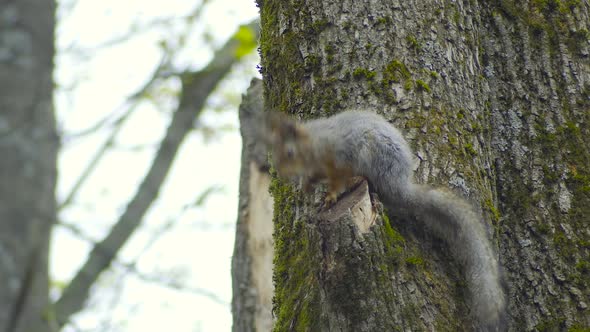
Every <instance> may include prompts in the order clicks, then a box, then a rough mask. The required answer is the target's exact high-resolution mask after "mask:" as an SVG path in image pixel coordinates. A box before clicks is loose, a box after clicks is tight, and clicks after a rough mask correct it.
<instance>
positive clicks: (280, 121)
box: [267, 112, 299, 139]
mask: <svg viewBox="0 0 590 332" xmlns="http://www.w3.org/2000/svg"><path fill="white" fill-rule="evenodd" d="M267 120H268V122H267V125H268V127H269V128H270V131H271V133H273V135H277V136H278V137H280V138H281V139H296V138H297V137H298V136H299V128H298V127H299V124H298V123H297V121H295V120H293V119H291V118H290V117H288V116H287V115H285V114H283V113H280V112H270V113H269V114H268V118H267Z"/></svg>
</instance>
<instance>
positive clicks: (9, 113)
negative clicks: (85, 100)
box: [0, 1, 59, 332]
mask: <svg viewBox="0 0 590 332" xmlns="http://www.w3.org/2000/svg"><path fill="white" fill-rule="evenodd" d="M54 12H55V2H54V1H4V2H3V3H1V4H0V31H1V32H0V156H1V157H0V284H1V285H2V287H1V288H0V303H1V304H2V310H0V330H2V331H7V332H15V331H26V332H28V331H39V332H43V331H50V330H51V329H50V322H51V317H50V316H51V315H50V313H51V310H50V307H49V302H48V287H49V285H48V284H49V283H48V270H47V261H48V252H49V237H50V231H51V226H52V224H53V221H54V220H55V214H56V204H55V194H54V192H55V182H56V177H57V172H56V158H57V150H58V145H59V143H58V142H59V139H58V137H57V134H56V129H55V118H54V112H53V98H52V96H53V80H52V74H53V56H54V46H53V42H54V36H53V32H54V27H55V21H54Z"/></svg>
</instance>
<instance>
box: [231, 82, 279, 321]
mask: <svg viewBox="0 0 590 332" xmlns="http://www.w3.org/2000/svg"><path fill="white" fill-rule="evenodd" d="M262 111H263V103H262V82H261V81H260V80H258V79H254V80H252V83H251V85H250V88H249V89H248V93H247V94H246V95H244V96H243V99H242V103H241V105H240V132H241V133H242V142H243V143H242V144H243V148H242V169H241V171H240V200H239V202H240V203H239V211H238V222H237V225H236V242H235V246H234V254H233V257H232V284H233V299H232V313H233V327H232V330H233V331H235V332H250V331H269V330H270V329H271V328H272V324H273V321H272V315H271V309H272V295H273V287H272V286H273V285H272V260H273V242H272V231H273V227H272V217H273V208H272V206H273V200H272V197H270V193H269V192H268V188H269V184H270V175H269V174H268V168H269V165H268V162H267V161H266V160H267V154H266V151H265V150H264V149H262V146H261V145H260V144H256V143H257V142H256V141H255V139H256V136H255V133H256V126H257V124H258V122H257V121H258V120H259V119H260V114H261V113H262Z"/></svg>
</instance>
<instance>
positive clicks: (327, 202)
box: [324, 192, 338, 207]
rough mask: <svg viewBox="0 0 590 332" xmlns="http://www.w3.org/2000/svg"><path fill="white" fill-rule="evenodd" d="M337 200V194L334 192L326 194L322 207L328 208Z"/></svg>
mask: <svg viewBox="0 0 590 332" xmlns="http://www.w3.org/2000/svg"><path fill="white" fill-rule="evenodd" d="M337 200H338V194H337V193H335V192H329V193H327V194H326V199H325V200H324V206H326V207H330V206H332V205H334V204H336V201H337Z"/></svg>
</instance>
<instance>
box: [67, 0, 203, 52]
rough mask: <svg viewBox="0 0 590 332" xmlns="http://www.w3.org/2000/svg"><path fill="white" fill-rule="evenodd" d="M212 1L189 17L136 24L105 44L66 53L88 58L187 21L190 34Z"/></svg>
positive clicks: (197, 8)
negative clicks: (132, 39)
mask: <svg viewBox="0 0 590 332" xmlns="http://www.w3.org/2000/svg"><path fill="white" fill-rule="evenodd" d="M210 1H211V0H203V1H201V3H200V4H198V5H197V6H196V7H195V8H194V9H193V10H192V11H191V12H190V13H189V14H188V15H185V16H181V17H160V18H157V19H154V20H150V21H149V22H144V23H134V24H132V25H131V27H130V28H129V30H128V31H127V32H125V33H124V34H122V35H120V36H117V37H115V38H113V39H110V40H107V41H105V42H102V43H101V44H99V45H96V46H93V47H88V48H78V47H76V46H75V45H69V46H67V47H66V49H65V52H68V53H69V54H72V55H74V56H77V57H79V58H86V57H88V56H89V55H91V54H94V53H96V52H97V51H99V50H101V49H104V48H109V47H113V46H117V45H118V44H121V43H124V42H126V41H129V40H130V39H131V38H132V37H135V36H137V35H138V34H141V33H146V32H148V31H152V30H156V29H160V28H163V27H168V26H170V25H172V24H173V23H174V22H176V21H181V20H183V21H186V23H188V28H189V29H186V30H185V31H187V32H186V33H188V30H190V27H192V25H193V24H194V23H195V22H196V21H198V18H199V17H200V16H201V15H202V14H203V11H204V9H205V7H206V5H207V4H208V3H209V2H210ZM184 35H185V34H182V35H181V36H180V38H183V37H184Z"/></svg>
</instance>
